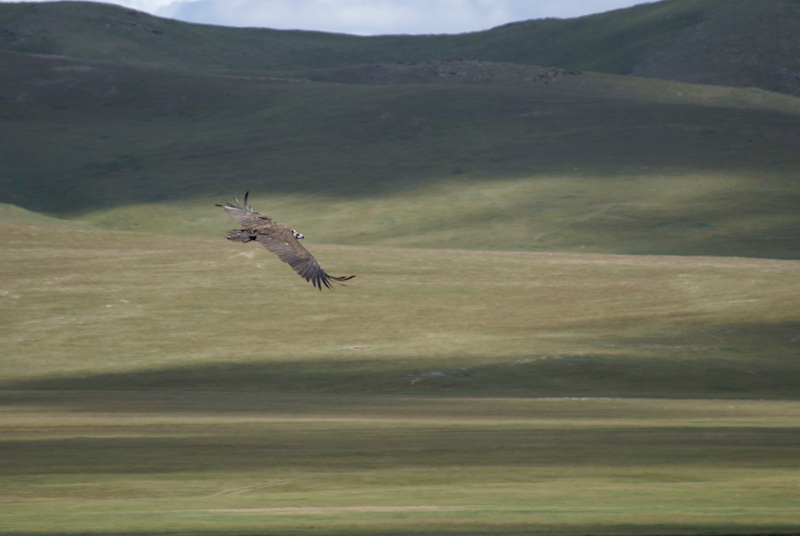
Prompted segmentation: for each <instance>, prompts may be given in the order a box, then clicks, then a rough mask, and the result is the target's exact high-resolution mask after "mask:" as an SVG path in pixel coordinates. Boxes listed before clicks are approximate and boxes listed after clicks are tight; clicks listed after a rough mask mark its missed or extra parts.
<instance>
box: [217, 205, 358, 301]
mask: <svg viewBox="0 0 800 536" xmlns="http://www.w3.org/2000/svg"><path fill="white" fill-rule="evenodd" d="M249 195H250V192H247V193H245V194H244V203H240V202H239V198H238V197H235V196H234V202H233V203H230V202H229V203H225V204H224V205H217V206H218V207H222V208H224V209H225V212H227V213H228V216H230V217H231V218H232V219H233V221H235V222H237V223H238V224H239V225H240V226H241V227H242V228H241V229H234V230H232V231H228V240H233V241H234V242H244V243H247V242H252V241H254V240H255V241H256V242H258V243H260V244H261V245H262V246H264V247H265V248H267V249H268V250H270V251H271V252H272V253H274V254H275V255H277V256H278V257H279V258H280V259H281V260H282V261H283V262H285V263H287V264H289V266H291V267H292V268H294V271H295V272H297V273H298V274H300V277H303V278H304V279H305V280H306V281H311V283H312V284H313V285H314V286H315V287H317V288H318V289H319V290H322V287H323V286H324V287H326V288H333V285H332V283H331V282H332V281H347V280H348V279H353V278H354V277H355V276H354V275H350V276H344V277H335V276H332V275H330V274H328V273H327V272H325V270H323V269H322V267H321V266H320V265H319V263H318V262H317V260H316V259H315V258H314V257H313V256H312V255H311V253H309V252H308V250H307V249H306V248H304V247H303V246H302V245H300V242H298V240H299V239H301V238H303V235H302V234H300V233H298V232H297V231H295V230H294V229H292V228H291V227H289V226H288V225H284V224H282V223H279V222H277V221H275V220H273V219H272V218H270V217H269V216H267V215H265V214H262V213H260V212H256V211H255V210H253V207H251V206H250V205H249V204H248V203H247V196H249Z"/></svg>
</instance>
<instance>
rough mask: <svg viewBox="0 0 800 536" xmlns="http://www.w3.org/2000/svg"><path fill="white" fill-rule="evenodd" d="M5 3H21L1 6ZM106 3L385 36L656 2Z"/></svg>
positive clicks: (189, 16)
mask: <svg viewBox="0 0 800 536" xmlns="http://www.w3.org/2000/svg"><path fill="white" fill-rule="evenodd" d="M5 1H15V0H0V2H5ZM33 1H48V0H33ZM98 1H99V0H98ZM102 1H106V2H109V3H114V4H118V5H122V6H126V7H130V8H133V9H138V10H140V11H144V12H147V13H152V14H154V15H159V16H162V17H169V18H173V19H178V20H183V21H188V22H196V23H202V24H217V25H222V26H255V27H263V28H275V29H284V30H285V29H302V30H318V31H327V32H339V33H348V34H356V35H380V34H403V33H406V34H426V33H427V34H430V33H437V34H440V33H462V32H470V31H478V30H486V29H489V28H492V27H494V26H499V25H501V24H506V23H509V22H516V21H521V20H528V19H539V18H545V17H558V18H570V17H579V16H582V15H587V14H590V13H600V12H604V11H610V10H613V9H619V8H624V7H629V6H632V5H634V4H641V3H649V2H653V1H656V0H102Z"/></svg>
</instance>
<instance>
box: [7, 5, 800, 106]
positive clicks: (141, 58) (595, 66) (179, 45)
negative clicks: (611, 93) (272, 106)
mask: <svg viewBox="0 0 800 536" xmlns="http://www.w3.org/2000/svg"><path fill="white" fill-rule="evenodd" d="M798 36H800V8H799V7H798V6H797V3H796V2H794V1H792V0H765V1H760V2H753V1H750V0H663V1H661V2H656V3H650V4H643V5H640V6H634V7H632V8H628V9H621V10H616V11H611V12H608V13H601V14H597V15H592V16H586V17H579V18H574V19H565V20H561V19H542V20H530V21H522V22H517V23H512V24H507V25H504V26H500V27H497V28H493V29H491V30H486V31H482V32H472V33H466V34H459V35H432V36H376V37H358V36H349V35H341V34H329V33H321V32H303V31H276V30H268V29H238V28H224V27H219V26H209V25H197V24H188V23H182V22H179V21H175V20H168V19H163V18H158V17H153V16H150V15H147V14H145V13H140V12H137V11H134V10H130V9H124V8H121V7H118V6H112V5H103V4H97V3H88V2H55V3H19V4H2V5H0V46H2V48H5V49H7V50H12V51H18V52H26V53H37V54H57V55H66V56H73V57H80V58H86V59H96V60H107V61H122V62H137V63H157V64H162V65H168V66H172V67H189V66H190V67H194V68H200V69H209V68H211V69H237V70H258V71H263V70H268V71H274V70H295V69H309V68H311V69H317V68H329V67H342V66H345V65H355V64H364V63H374V62H377V63H398V62H403V63H411V62H422V61H426V60H431V59H444V58H464V59H468V60H480V61H494V62H512V63H519V64H526V65H543V66H548V67H549V66H555V67H562V68H568V69H581V70H590V71H598V72H606V73H611V74H621V75H631V74H633V75H636V76H645V77H652V78H659V79H667V80H678V81H684V82H697V83H705V84H717V85H730V86H738V87H760V88H762V89H767V90H771V91H780V92H784V93H789V94H795V95H797V94H800V59H798V58H800V37H798Z"/></svg>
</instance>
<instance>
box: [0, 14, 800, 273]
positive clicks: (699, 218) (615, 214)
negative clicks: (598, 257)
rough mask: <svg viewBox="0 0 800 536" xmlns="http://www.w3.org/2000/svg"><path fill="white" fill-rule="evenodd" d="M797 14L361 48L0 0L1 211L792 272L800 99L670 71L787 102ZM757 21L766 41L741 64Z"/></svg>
mask: <svg viewBox="0 0 800 536" xmlns="http://www.w3.org/2000/svg"><path fill="white" fill-rule="evenodd" d="M793 5H794V4H792V3H790V2H786V1H784V0H773V1H771V2H768V3H759V5H758V7H757V8H756V7H754V6H755V3H752V2H740V1H735V2H730V1H729V2H720V1H712V0H703V1H695V2H685V1H684V0H670V1H665V2H658V3H655V4H646V5H642V6H637V7H634V8H630V9H624V10H618V11H613V12H609V13H604V14H600V15H595V16H592V17H582V18H578V19H570V20H540V21H527V22H520V23H515V24H510V25H506V26H502V27H499V28H495V29H492V30H488V31H486V32H476V33H471V34H462V35H452V36H447V35H443V36H385V37H374V38H372V37H371V38H364V37H355V36H347V35H335V34H325V33H319V32H286V31H272V30H258V29H235V28H223V27H215V26H204V25H193V24H186V23H181V22H178V21H173V20H167V19H159V18H156V17H151V16H148V15H145V14H142V13H139V12H135V11H131V10H126V9H122V8H119V7H117V6H111V5H103V4H97V3H86V2H55V3H44V4H40V3H37V4H29V3H20V4H2V5H0V28H1V29H2V30H1V31H0V42H1V44H2V48H0V59H1V60H2V61H0V69H2V78H0V114H1V116H2V119H3V121H4V126H5V129H4V130H3V132H2V134H0V136H2V145H1V146H0V157H1V158H0V171H1V172H2V175H1V176H2V183H0V201H4V202H7V203H12V204H17V205H20V206H23V207H26V208H28V209H31V210H34V211H39V212H43V213H47V214H51V215H56V216H59V217H66V218H72V219H81V220H83V221H86V222H89V223H93V224H96V225H101V226H108V227H113V228H119V229H128V230H135V229H139V230H168V231H178V232H186V233H203V234H207V233H213V232H217V229H218V227H219V225H220V219H219V216H218V215H212V214H213V207H212V205H213V203H215V202H219V201H221V200H222V199H223V198H226V197H229V196H231V195H233V194H234V193H239V194H241V193H243V192H244V191H245V190H247V189H249V190H252V191H253V192H254V197H255V198H256V199H260V200H262V201H261V207H263V209H264V210H268V211H271V212H272V213H273V214H276V216H279V217H280V216H283V217H284V219H286V220H288V221H294V222H295V225H298V226H302V227H303V229H304V232H306V234H308V235H310V236H315V237H316V239H317V240H318V241H322V242H336V243H342V244H353V245H357V244H365V243H366V244H373V245H388V246H414V247H441V246H442V245H444V246H447V247H456V248H480V249H508V250H523V251H537V250H559V251H575V252H586V251H592V252H608V253H633V254H641V253H646V254H681V255H698V254H700V255H721V256H731V255H733V256H757V257H773V258H789V259H794V258H798V256H800V246H798V241H797V240H796V236H797V231H798V225H799V224H798V214H797V207H798V199H799V198H800V184H799V183H798V179H797V176H798V175H797V170H798V168H800V156H798V152H797V150H796V148H797V147H798V146H800V101H798V98H797V97H795V96H792V95H787V94H785V93H777V92H770V91H765V90H763V89H755V88H753V87H750V88H735V87H727V86H719V85H697V84H686V83H681V82H676V81H664V80H656V79H655V77H659V76H662V75H663V74H664V73H665V72H666V71H661V70H659V69H660V67H659V68H656V66H657V65H668V64H669V65H672V67H670V69H673V70H674V71H675V72H673V73H672V75H670V77H671V78H675V79H688V80H696V79H697V77H696V76H695V75H694V74H692V73H693V72H694V71H692V69H695V68H697V69H700V70H702V71H703V72H705V73H707V77H706V78H704V80H705V81H708V82H711V83H715V82H718V81H719V80H717V78H715V77H718V76H722V75H723V74H724V75H725V76H727V77H728V80H727V82H729V83H731V84H732V85H748V86H758V85H762V86H764V87H773V86H775V84H774V83H772V82H769V80H768V79H769V76H767V75H766V74H765V73H767V72H770V73H773V74H774V73H777V72H779V71H780V69H784V70H785V72H790V71H792V69H794V67H793V65H794V63H793V62H794V61H796V60H795V58H796V57H798V55H797V54H794V52H796V50H797V48H796V46H795V44H794V43H795V41H794V40H793V39H794V38H786V39H784V37H785V35H784V34H785V32H787V31H790V30H791V28H793V26H792V25H793V24H795V22H796V21H797V17H796V16H795V10H794V9H793V7H792V6H793ZM765 6H766V7H765ZM749 9H758V10H759V15H758V17H755V15H753V16H752V17H751V16H750V15H752V13H751V12H749V11H748V10H749ZM742 17H744V18H746V19H748V20H750V21H751V22H752V21H759V24H762V25H766V26H771V27H772V28H773V31H771V32H766V31H761V32H756V33H754V34H753V35H752V36H750V37H748V39H749V38H752V39H756V38H757V39H762V40H763V39H774V41H771V43H772V44H769V43H762V42H758V43H753V44H752V46H751V45H747V47H748V50H750V51H751V52H752V54H751V55H749V56H747V58H749V59H747V61H744V59H743V57H742V56H741V55H739V54H738V52H737V50H740V49H736V48H735V47H731V46H729V45H730V40H731V39H734V38H738V36H739V35H740V34H741V33H742V32H741V31H740V30H741V28H740V27H739V26H736V21H741V20H742ZM748 17H749V18H748ZM754 17H755V18H754ZM726 21H727V22H726ZM634 30H635V31H634ZM689 35H692V36H694V37H695V38H696V39H699V40H700V41H699V42H701V43H702V44H703V46H708V47H712V48H714V50H715V53H714V54H712V55H709V56H708V57H709V58H712V59H713V64H714V69H711V68H710V67H709V65H708V64H705V63H696V64H695V63H692V62H686V61H684V60H682V59H681V58H682V57H683V56H682V54H683V52H681V50H692V51H693V57H694V58H695V61H696V62H700V58H703V57H706V55H705V54H703V53H700V49H698V44H697V42H694V41H692V42H689V41H686V39H687V36H689ZM681 43H683V44H682V45H681ZM678 45H680V46H678ZM773 45H774V46H773ZM681 46H683V47H684V48H680V47H681ZM743 46H744V45H743ZM676 47H677V48H676ZM598 51H600V53H599V54H598ZM447 57H449V58H453V57H460V58H464V59H441V58H447ZM765 58H766V59H765ZM745 59H746V58H745ZM751 60H752V61H751ZM670 62H673V63H670ZM675 62H677V63H675ZM534 64H538V65H534ZM677 64H680V65H684V64H685V65H686V69H685V70H681V69H677V70H675V67H674V65H677ZM732 64H735V65H736V66H737V69H736V70H735V71H731V69H730V65H732ZM550 65H555V67H551V66H550ZM753 65H757V66H758V68H759V69H761V70H762V71H759V72H761V74H760V75H758V76H756V74H754V73H755V71H754V70H753V69H752V67H753ZM779 66H781V67H780V68H779ZM648 69H649V70H648ZM787 69H788V70H787ZM643 70H646V71H647V73H646V74H648V76H651V77H654V78H640V77H632V76H621V74H626V75H627V74H629V73H632V72H643ZM601 71H606V72H601ZM781 72H783V71H781ZM613 73H617V74H613ZM713 73H717V74H713ZM732 73H733V74H732ZM734 74H735V76H734ZM673 75H674V76H673ZM731 77H733V78H737V77H738V78H737V80H738V81H737V80H733V78H731ZM754 77H756V78H758V80H756V79H755V78H754ZM775 87H776V88H778V89H781V90H786V87H783V86H780V87H777V86H775ZM787 91H788V92H791V91H790V90H787Z"/></svg>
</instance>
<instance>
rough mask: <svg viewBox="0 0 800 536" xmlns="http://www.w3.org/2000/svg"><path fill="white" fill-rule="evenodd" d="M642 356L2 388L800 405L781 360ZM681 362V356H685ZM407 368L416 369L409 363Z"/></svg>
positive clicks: (168, 376) (350, 366) (270, 370)
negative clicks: (787, 402) (753, 401)
mask: <svg viewBox="0 0 800 536" xmlns="http://www.w3.org/2000/svg"><path fill="white" fill-rule="evenodd" d="M714 353H715V354H716V355H715V356H714V357H703V358H698V357H687V358H683V357H675V356H669V357H664V358H640V357H634V356H625V357H623V356H619V355H589V354H562V355H535V354H534V355H525V356H519V357H518V358H509V359H505V360H503V361H502V362H497V361H496V360H495V361H493V362H491V363H487V364H485V365H478V366H471V367H458V366H453V364H452V362H449V363H448V364H446V365H441V366H437V365H436V364H434V363H428V364H426V365H424V366H419V361H414V362H406V363H405V364H401V365H393V366H387V365H386V363H390V362H395V363H397V362H398V360H397V359H396V358H392V359H390V358H383V359H376V360H368V359H363V360H349V361H344V360H336V361H333V362H331V361H325V360H319V361H304V362H297V361H282V362H281V361H277V362H269V363H218V364H203V365H197V366H179V367H165V368H162V369H148V370H140V371H130V372H120V373H108V374H90V375H86V376H77V377H50V378H41V379H33V380H26V381H16V382H6V383H4V384H0V388H4V389H44V390H141V389H145V390H149V389H153V390H164V389H166V390H174V389H177V390H192V389H203V390H227V391H242V392H247V391H253V392H261V393H275V394H290V393H296V394H308V395H312V394H401V395H426V396H443V397H447V396H486V397H498V396H500V397H505V396H509V397H608V398H667V399H669V398H674V399H685V398H697V399H774V400H798V399H800V391H798V390H797V385H800V369H798V367H797V366H796V365H794V364H792V363H789V362H787V361H786V359H785V358H774V359H770V358H752V357H751V358H743V357H744V356H742V355H740V352H739V351H738V350H734V349H731V350H724V349H723V350H722V351H719V350H718V349H715V351H714ZM684 355H685V354H684ZM412 363H413V364H412Z"/></svg>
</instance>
